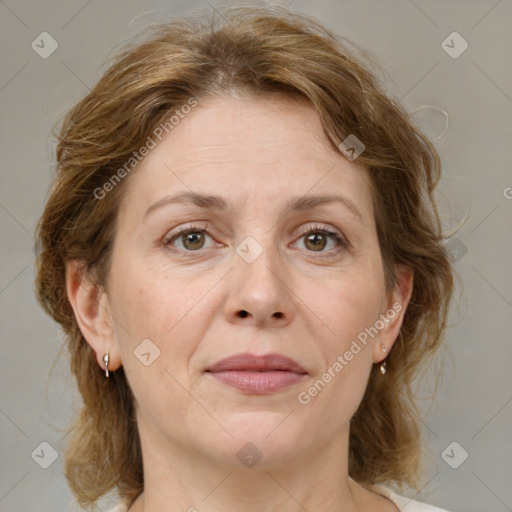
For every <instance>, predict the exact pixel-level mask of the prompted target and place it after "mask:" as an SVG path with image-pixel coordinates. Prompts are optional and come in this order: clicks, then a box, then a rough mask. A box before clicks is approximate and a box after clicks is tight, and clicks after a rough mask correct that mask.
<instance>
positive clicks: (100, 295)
mask: <svg viewBox="0 0 512 512" xmlns="http://www.w3.org/2000/svg"><path fill="white" fill-rule="evenodd" d="M66 291H67V295H68V299H69V302H70V304H71V307H72V308H73V311H74V313H75V318H76V321H77V323H78V327H79V328H80V331H81V333H82V334H83V336H84V338H85V340H86V341H87V343H89V345H90V346H91V347H92V349H93V350H94V352H95V354H96V360H97V362H98V365H99V366H100V368H101V369H102V370H105V363H104V362H103V356H104V354H106V353H107V352H108V353H109V358H110V360H109V364H108V369H109V370H111V371H114V370H117V369H118V368H119V367H120V366H121V358H120V355H119V350H118V347H117V342H116V340H115V337H114V329H113V321H112V317H111V315H110V309H109V303H108V296H107V294H106V292H105V290H104V289H103V287H101V286H99V285H97V284H95V282H94V280H93V279H92V278H91V276H89V275H88V273H87V271H86V266H85V264H84V263H83V262H80V261H70V262H68V263H67V264H66Z"/></svg>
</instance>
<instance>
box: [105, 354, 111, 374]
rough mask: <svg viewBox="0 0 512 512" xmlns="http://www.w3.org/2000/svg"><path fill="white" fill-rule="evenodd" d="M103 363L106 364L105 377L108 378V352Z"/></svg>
mask: <svg viewBox="0 0 512 512" xmlns="http://www.w3.org/2000/svg"><path fill="white" fill-rule="evenodd" d="M103 362H104V363H105V376H106V377H108V363H109V362H110V356H109V354H108V352H107V353H106V354H105V355H104V356H103Z"/></svg>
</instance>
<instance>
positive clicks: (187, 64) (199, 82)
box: [36, 6, 453, 506]
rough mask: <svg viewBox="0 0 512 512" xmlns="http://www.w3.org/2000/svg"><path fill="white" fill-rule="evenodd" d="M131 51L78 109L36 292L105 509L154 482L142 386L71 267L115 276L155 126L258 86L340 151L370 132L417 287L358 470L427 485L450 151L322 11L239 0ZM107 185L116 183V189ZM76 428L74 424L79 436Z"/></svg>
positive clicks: (389, 274) (378, 174)
mask: <svg viewBox="0 0 512 512" xmlns="http://www.w3.org/2000/svg"><path fill="white" fill-rule="evenodd" d="M148 30H149V33H147V32H144V36H145V37H144V39H143V41H135V40H134V41H133V42H132V43H131V44H130V45H128V46H127V47H124V48H123V50H122V51H121V52H119V53H118V54H117V55H116V56H115V58H114V62H112V63H110V64H109V67H108V69H107V70H106V72H105V73H104V74H103V76H102V77H101V78H100V79H99V81H98V82H97V83H96V85H95V86H94V87H93V88H92V90H91V91H90V92H89V93H88V94H87V95H86V96H85V97H84V98H83V99H82V100H81V101H79V102H78V103H77V104H76V105H75V106H74V107H73V108H72V109H71V110H70V111H69V112H68V113H67V114H66V116H65V117H64V119H63V120H62V125H61V128H60V132H59V133H58V135H57V139H58V140H57V148H56V177H55V180H54V183H53V186H52V188H51V190H50V192H49V198H48V200H47V203H46V206H45V209H44V212H43V214H42V216H41V219H40V220H39V223H38V226H37V231H36V237H37V242H38V244H39V246H40V253H39V254H38V257H37V277H36V293H37V296H38V300H39V301H40V302H41V304H42V305H43V307H44V308H45V310H46V312H47V313H48V314H50V315H51V316H52V317H53V319H54V320H55V321H56V322H58V323H59V324H60V325H61V326H62V328H63V331H64V333H65V345H67V347H68V349H69V353H70V358H71V363H70V364H71V371H72V374H73V375H74V376H75V377H76V380H77V384H78V390H79V392H80V394H81V396H82V399H83V406H82V409H81V411H80V413H79V414H78V416H77V417H75V418H74V421H73V422H72V424H71V425H70V426H69V428H68V434H70V438H69V441H68V444H67V446H66V453H65V475H66V478H67V480H68V483H69V485H70V488H71V490H72V492H73V494H74V495H75V497H76V499H77V501H78V502H79V503H80V505H82V506H91V505H92V504H94V502H95V501H97V500H98V499H99V498H100V497H102V496H103V495H105V494H107V493H108V492H110V491H114V490H116V491H117V492H118V494H119V495H120V496H121V497H122V498H123V499H125V500H127V501H128V502H129V503H133V501H134V500H135V499H136V498H137V496H138V495H139V494H140V493H141V492H142V491H143V489H144V475H143V465H142V452H141V445H140V439H139V433H138V429H137V423H136V419H135V409H134V398H133V394H132V391H131V389H130V385H129V382H128V380H127V378H126V376H125V373H124V371H123V368H122V367H121V368H119V369H118V370H116V371H115V372H113V373H112V377H113V378H111V379H106V378H105V375H104V373H103V371H101V370H100V369H99V367H98V365H97V362H96V358H95V355H94V351H93V349H92V348H91V347H90V345H89V344H88V343H87V341H86V340H85V338H84V336H83V335H82V333H81V331H80V329H79V327H78V325H77V321H76V319H75V316H74V313H73V309H72V307H71V305H70V302H69V300H68V297H67V292H66V264H67V263H68V262H71V261H80V262H82V263H83V265H84V269H86V270H87V275H91V276H92V275H93V276H94V279H95V280H96V281H95V282H96V283H97V284H98V285H105V283H106V280H107V277H108V275H109V267H110V264H111V250H112V245H113V240H114V237H115V233H116V222H117V215H118V209H119V204H120V201H121V200H122V198H123V190H124V189H125V187H126V182H127V181H128V180H129V179H130V178H129V176H127V177H125V178H124V179H123V180H118V181H119V182H118V183H116V184H115V186H112V187H109V194H108V198H107V199H104V200H99V199H98V198H97V195H98V193H97V191H98V190H99V189H102V187H104V186H105V184H106V183H107V182H108V181H109V180H110V183H112V181H111V180H112V177H113V176H114V175H115V174H116V172H117V173H118V176H119V169H120V168H121V166H123V165H125V164H126V162H127V161H129V160H130V159H131V158H133V154H134V151H135V150H137V149H138V148H140V147H142V146H143V145H144V144H145V143H146V142H147V140H148V137H149V136H150V135H151V133H152V132H153V131H154V130H155V128H156V127H158V126H159V125H161V123H163V122H164V121H165V120H167V119H168V118H169V116H170V114H171V113H172V112H173V111H174V112H175V111H177V110H178V109H179V108H181V107H182V106H183V105H186V104H187V102H188V103H190V100H191V98H193V99H195V100H196V101H199V102H200V101H201V100H204V99H206V98H208V97H220V96H223V95H224V96H225V95H233V94H245V95H247V96H248V97H252V98H264V97H269V96H272V97H279V95H281V97H289V98H297V99H302V100H306V101H307V102H308V103H309V104H311V105H312V106H313V107H314V109H315V110H316V112H317V113H318V114H319V116H320V119H321V122H322V126H323V129H324V131H325V134H326V135H327V137H328V139H329V140H330V142H332V144H333V145H334V146H335V147H336V148H338V147H339V144H340V143H341V142H342V141H343V140H344V139H345V138H346V137H347V136H348V135H349V134H353V135H355V136H356V137H357V138H358V139H359V140H360V141H362V142H363V143H364V146H365V149H364V151H363V153H362V154H360V156H359V157H358V159H357V162H358V163H359V164H360V165H361V166H364V168H365V169H366V170H367V172H368V176H369V177H370V182H371V183H370V186H371V189H372V197H373V203H374V210H375V221H376V227H377V234H378V240H379V245H380V250H381V255H382V262H383V268H384V275H385V283H386V289H387V290H390V289H391V288H392V287H393V286H394V285H395V283H396V266H397V265H405V266H408V267H410V268H411V269H412V270H413V273H414V286H413V291H412V296H411V300H410V303H409V305H408V308H407V310H406V312H405V316H404V319H403V323H402V326H401V329H400V333H399V336H398V339H397V340H396V342H395V344H394V346H393V349H392V350H391V352H390V353H389V355H388V357H387V359H386V361H387V369H388V372H387V374H386V377H385V378H383V377H382V376H381V375H379V368H378V365H373V367H372V371H371V374H370V378H369V381H368V385H367V389H366V391H365V394H364V397H363V399H362V402H361V404H360V406H359V408H358V410H357V412H356V413H355V415H354V416H353V418H352V419H351V426H350V439H349V474H350V476H351V477H352V478H353V479H354V480H356V481H357V482H359V483H361V484H362V485H366V486H368V487H371V486H372V485H375V484H379V483H381V484H382V483H395V484H397V485H399V486H402V485H403V484H406V485H409V486H411V487H415V488H418V475H419V468H420V464H419V462H420V452H421V442H420V435H419V434H420V429H419V425H418V409H417V405H416V404H415V394H414V391H413V382H414V379H415V376H417V374H418V371H419V370H420V369H422V368H424V365H425V364H426V362H427V361H428V360H429V359H430V358H429V356H430V355H432V354H433V353H434V352H435V351H436V350H437V349H438V348H439V347H440V346H441V344H442V341H443V338H444V334H445V331H446V323H447V313H448V308H449V303H450V299H451V295H452V289H453V269H452V266H451V262H450V259H449V256H448V253H447V251H446V249H445V247H444V243H443V242H444V239H445V238H446V237H445V236H444V235H443V233H442V227H441V221H440V216H439V214H438V211H437V207H436V203H435V198H434V192H435V187H436V185H437V183H438V181H439V179H440V175H441V164H440V158H439V155H438V153H437V152H436V149H435V148H434V146H433V145H432V143H431V142H430V141H429V139H428V138H427V137H426V136H425V135H424V134H423V133H422V132H421V131H420V130H419V129H418V128H417V127H416V126H415V125H414V123H413V122H412V121H411V119H410V117H409V116H408V114H407V113H406V112H405V110H404V108H403V107H402V106H401V104H400V102H399V101H398V100H394V99H393V98H392V97H391V96H389V95H387V94H386V93H385V87H384V86H383V85H382V83H381V81H380V80H379V79H378V78H377V75H376V74H375V73H374V72H373V71H372V68H371V66H372V65H376V62H375V59H374V58H372V57H371V56H370V54H369V53H368V52H367V51H365V50H363V49H361V48H358V47H356V46H355V45H354V44H353V43H351V42H350V41H349V40H347V39H346V38H343V37H341V36H336V35H334V34H333V33H332V32H331V31H330V30H329V29H327V28H326V27H324V26H322V25H321V24H320V23H318V22H317V21H315V20H314V19H313V18H311V17H309V16H307V15H301V14H297V13H294V12H291V11H289V10H287V9H285V8H278V7H247V6H244V7H240V6H239V7H234V8H233V7H232V8H228V9H225V10H224V11H223V13H222V15H220V16H215V15H213V16H211V17H202V16H189V17H188V18H185V19H184V18H177V19H172V20H170V21H168V22H164V23H160V24H157V25H156V26H153V27H149V29H148ZM103 190H106V188H105V189H103ZM66 435H67V434H66Z"/></svg>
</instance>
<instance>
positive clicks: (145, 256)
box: [37, 7, 452, 512]
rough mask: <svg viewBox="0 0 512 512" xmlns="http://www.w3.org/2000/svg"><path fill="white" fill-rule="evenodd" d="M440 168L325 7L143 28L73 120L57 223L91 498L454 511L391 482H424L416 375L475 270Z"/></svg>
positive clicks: (57, 266) (54, 241) (49, 254)
mask: <svg viewBox="0 0 512 512" xmlns="http://www.w3.org/2000/svg"><path fill="white" fill-rule="evenodd" d="M439 176H440V162H439V157H438V154H437V153H436V150H435V149H434V147H433V146H432V144H431V143H430V142H429V141H428V140H427V139H426V138H425V137H424V136H423V135H422V134H421V133H420V132H418V130H417V129H416V128H415V127H414V126H413V125H412V124H411V122H410V120H409V119H408V117H407V115H406V114H405V113H404V111H403V109H402V107H401V106H400V105H399V104H397V103H396V102H394V101H393V100H392V99H390V98H388V97H387V96H386V94H385V93H384V92H383V90H382V88H381V86H380V85H379V83H378V82H377V80H376V78H375V77H374V75H373V74H372V72H371V71H370V70H369V67H366V66H365V65H363V62H362V57H357V58H356V56H355V55H354V54H353V52H351V50H350V49H349V46H348V42H343V41H342V40H341V39H340V38H336V37H335V36H334V35H332V34H331V33H330V32H328V31H327V30H326V29H324V28H322V27H321V26H320V25H318V24H317V23H316V22H315V21H313V20H312V19H309V18H307V17H305V16H300V15H298V14H293V13H292V12H289V11H286V10H282V9H281V10H277V9H271V8H256V7H254V8H248V7H239V8H232V9H229V10H227V11H225V12H224V13H223V15H222V16H221V17H219V18H217V19H214V20H213V22H212V23H211V24H210V23H208V22H204V21H201V19H192V18H189V19H188V20H177V21H173V22H171V23H168V24H164V25H162V26H159V27H157V29H156V30H155V32H154V33H153V34H152V35H151V36H150V37H149V38H148V39H147V40H146V41H143V42H142V43H138V44H136V45H134V46H132V47H131V48H128V49H126V50H125V51H124V53H122V54H121V55H120V56H119V57H118V58H117V60H116V61H115V62H114V63H113V64H112V65H111V67H110V68H109V69H108V70H107V72H106V73H105V74H104V76H103V77H102V78H101V79H100V80H99V82H98V83H97V85H96V86H95V87H94V88H93V89H92V91H90V93H89V94H88V95H87V96H86V97H85V98H84V99H83V100H82V101H80V102H79V103H78V104H77V105H76V106H75V107H74V108H73V109H72V110H71V111H70V112H69V114H68V115H67V117H66V118H65V120H64V123H63V126H62V129H61V133H60V136H59V141H58V147H57V176H56V180H55V184H54V187H53V189H52V191H51V195H50V197H49V199H48V202H47V205H46V208H45V211H44V213H43V215H42V218H41V220H40V224H39V228H38V237H39V239H40V242H41V245H42V252H41V254H40V256H39V260H38V275H37V293H38V297H39V300H40V301H41V302H42V304H43V305H44V307H45V308H46V310H47V311H48V312H49V313H50V314H51V315H52V316H53V318H54V319H55V320H56V321H57V322H59V323H60V324H61V325H62V327H63V328H64V330H65V333H66V335H67V342H68V346H69V350H70V354H71V368H72V372H73V374H74V375H75V377H76V379H77V383H78V388H79V391H80V393H81V395H82V397H83V402H84V403H83V409H82V411H81V413H80V415H79V416H78V417H77V418H76V421H75V422H74V424H73V425H72V426H71V427H70V437H69V442H68V446H67V452H66V477H67V479H68V482H69V484H70V487H71V489H72V491H73V493H74V494H75V496H76V498H77V501H78V502H79V503H80V505H82V506H84V507H85V506H89V507H90V506H93V505H94V503H95V502H96V501H97V500H98V499H99V498H101V497H102V496H104V495H106V494H107V493H109V492H110V491H117V493H118V494H119V497H120V498H121V502H120V503H119V504H118V506H117V507H116V508H115V509H114V510H115V511H116V512H120V511H122V512H125V511H129V512H175V511H178V510H179V511H182V510H188V511H195V510H199V511H214V510H215V511H217V510H224V511H228V510H229V511H231V510H232V511H235V510H236V511H238V510H244V511H268V510H280V511H299V510H309V511H313V510H320V509H321V510H325V511H332V512H335V511H336V512H339V511H356V510H359V511H363V510H364V511H372V512H380V511H382V512H384V511H396V510H402V509H404V508H403V507H405V505H407V508H406V509H404V510H407V511H435V510H437V511H439V510H440V509H438V508H435V507H432V506H429V505H425V504H421V503H418V502H416V501H411V500H408V499H406V498H403V497H401V496H400V495H399V494H396V493H395V492H394V491H392V490H391V487H390V486H391V485H392V484H394V485H396V486H397V487H400V486H401V485H409V486H413V487H414V486H416V488H420V480H419V454H420V447H421V442H420V438H419V428H418V419H417V409H416V408H415V405H414V403H413V402H412V400H411V396H412V392H411V382H412V380H413V378H414V377H415V376H416V375H417V373H418V371H419V369H420V367H421V368H423V366H424V364H425V363H426V361H427V360H428V357H429V356H430V355H432V354H433V353H434V352H435V350H436V349H437V348H438V347H439V346H440V344H441V342H442V338H443V334H444V331H445V324H446V315H447V308H448V305H449V301H450V296H451V292H452V269H451V266H450V262H449V259H448V257H447V253H446V251H445V250H444V248H443V244H442V242H443V235H442V233H441V228H440V222H439V217H438V214H437V210H436V206H435V203H434V200H433V193H434V188H435V186H436V184H437V182H438V179H439ZM106 377H107V378H106Z"/></svg>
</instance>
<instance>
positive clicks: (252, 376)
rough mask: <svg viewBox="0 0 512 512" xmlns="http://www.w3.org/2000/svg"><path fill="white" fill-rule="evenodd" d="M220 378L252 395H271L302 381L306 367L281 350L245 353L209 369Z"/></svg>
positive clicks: (210, 373)
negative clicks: (264, 353)
mask: <svg viewBox="0 0 512 512" xmlns="http://www.w3.org/2000/svg"><path fill="white" fill-rule="evenodd" d="M206 373H207V374H209V375H211V376H212V377H213V378H214V379H215V380H216V381H217V382H220V383H221V384H223V385H226V386H229V387H231V388H235V389H237V390H238V391H241V392H243V393H245V394H249V395H268V394H271V393H276V392H278V391H281V390H283V389H285V388H289V387H291V386H293V385H295V384H297V383H299V382H301V381H302V380H303V379H304V378H305V377H306V375H307V372H306V370H305V369H304V368H303V367H302V366H301V365H300V364H299V363H297V361H294V360H293V359H291V358H289V357H286V356H283V355H281V354H267V355H264V356H256V355H254V354H249V353H244V354H236V355H234V356H231V357H228V358H226V359H222V360H220V361H218V362H217V363H215V364H214V365H213V366H211V367H210V368H208V369H207V370H206Z"/></svg>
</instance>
